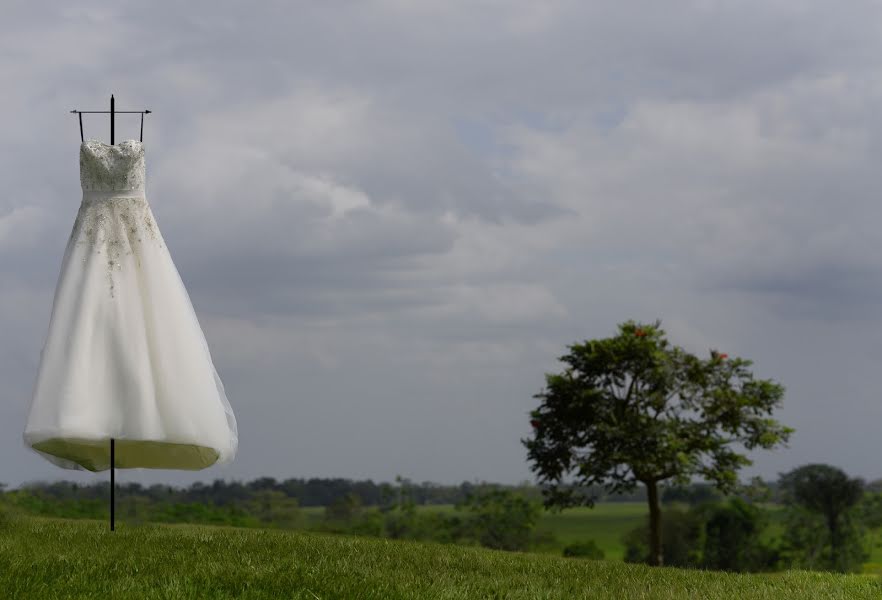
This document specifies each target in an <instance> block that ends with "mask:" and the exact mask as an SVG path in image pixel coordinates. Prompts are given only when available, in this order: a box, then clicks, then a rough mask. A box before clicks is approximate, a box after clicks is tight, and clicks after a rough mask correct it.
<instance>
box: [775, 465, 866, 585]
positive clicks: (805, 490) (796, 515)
mask: <svg viewBox="0 0 882 600" xmlns="http://www.w3.org/2000/svg"><path fill="white" fill-rule="evenodd" d="M779 485H780V487H781V490H782V493H783V496H784V501H785V503H786V504H787V505H788V506H789V511H788V515H787V524H788V527H787V531H786V535H785V539H786V542H787V545H788V547H789V549H790V551H791V552H790V553H791V557H792V558H793V559H794V562H796V563H797V564H798V565H799V566H802V567H807V568H823V569H830V570H834V571H841V572H848V571H853V570H856V569H857V568H858V567H859V566H860V564H861V563H862V562H863V560H864V559H865V558H866V553H865V551H864V549H863V545H862V537H863V533H862V531H861V523H860V522H859V521H860V519H859V515H858V514H857V513H858V511H857V507H858V505H859V503H860V502H861V499H862V498H863V495H864V482H863V480H861V479H852V478H850V477H849V476H848V475H847V474H846V473H845V472H844V471H842V470H841V469H838V468H836V467H833V466H830V465H823V464H809V465H804V466H802V467H798V468H796V469H793V470H792V471H790V472H788V473H785V474H784V475H782V476H781V478H780V480H779ZM818 529H821V530H822V531H823V534H822V535H818V531H817V530H818ZM824 530H825V531H824ZM824 534H825V535H824Z"/></svg>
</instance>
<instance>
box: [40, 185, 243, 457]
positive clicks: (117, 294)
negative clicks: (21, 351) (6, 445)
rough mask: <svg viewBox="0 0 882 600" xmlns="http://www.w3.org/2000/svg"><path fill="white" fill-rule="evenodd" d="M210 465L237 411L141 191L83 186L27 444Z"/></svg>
mask: <svg viewBox="0 0 882 600" xmlns="http://www.w3.org/2000/svg"><path fill="white" fill-rule="evenodd" d="M111 438H112V439H114V440H116V442H115V466H116V467H120V468H127V467H145V468H161V469H202V468H205V467H208V466H210V465H212V464H215V463H218V462H227V461H229V460H231V459H232V458H233V456H234V455H235V453H236V448H237V444H238V434H237V429H236V419H235V417H234V415H233V411H232V409H231V408H230V403H229V401H228V400H227V396H226V394H225V392H224V387H223V384H222V383H221V380H220V378H219V377H218V374H217V371H216V370H215V367H214V364H213V363H212V360H211V355H210V353H209V349H208V345H207V343H206V341H205V336H204V335H203V333H202V329H201V327H200V325H199V321H198V320H197V318H196V314H195V312H194V310H193V306H192V304H191V302H190V297H189V295H188V294H187V290H186V288H185V287H184V284H183V282H182V281H181V277H180V275H179V274H178V271H177V268H175V265H174V263H173V262H172V259H171V256H170V254H169V252H168V249H167V248H166V245H165V241H164V240H163V238H162V235H161V234H160V232H159V228H158V227H157V226H156V221H155V219H154V217H153V213H152V211H151V209H150V206H149V204H148V203H147V200H146V198H145V197H144V196H143V193H136V192H130V193H126V194H124V193H100V192H84V197H83V203H82V204H81V206H80V209H79V212H78V214H77V219H76V222H75V223H74V227H73V232H72V233H71V237H70V240H69V241H68V244H67V248H66V250H65V254H64V258H63V261H62V266H61V274H60V276H59V279H58V285H57V288H56V291H55V299H54V302H53V306H52V316H51V319H50V323H49V332H48V335H47V339H46V344H45V346H44V348H43V352H42V354H41V358H40V367H39V371H38V375H37V381H36V385H35V388H34V395H33V399H32V402H31V409H30V414H29V416H28V421H27V426H26V428H25V432H24V441H25V444H26V445H27V446H29V447H31V448H33V449H34V450H36V451H37V452H39V453H40V454H41V455H43V456H44V457H45V458H47V459H48V460H50V461H52V462H53V463H55V464H57V465H59V466H61V467H64V468H69V469H88V470H90V471H101V470H104V469H107V468H109V467H110V440H111Z"/></svg>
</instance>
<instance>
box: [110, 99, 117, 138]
mask: <svg viewBox="0 0 882 600" xmlns="http://www.w3.org/2000/svg"><path fill="white" fill-rule="evenodd" d="M113 105H114V100H113V94H110V145H111V146H113V120H114V117H115V116H116V115H115V114H114V112H115V109H114V106H113Z"/></svg>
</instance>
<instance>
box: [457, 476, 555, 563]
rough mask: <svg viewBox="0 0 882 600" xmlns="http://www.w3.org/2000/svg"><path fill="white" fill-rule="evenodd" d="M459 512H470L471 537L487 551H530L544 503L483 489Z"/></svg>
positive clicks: (501, 491) (508, 493) (462, 505)
mask: <svg viewBox="0 0 882 600" xmlns="http://www.w3.org/2000/svg"><path fill="white" fill-rule="evenodd" d="M456 507H457V508H458V509H463V510H465V511H466V512H467V513H469V515H470V518H469V520H468V527H469V529H470V531H471V536H472V537H474V538H475V539H477V541H478V542H479V543H480V544H481V545H482V546H485V547H487V548H496V549H499V550H526V549H527V548H528V547H529V545H530V542H531V540H532V533H533V528H534V527H535V526H536V523H537V522H538V521H539V516H540V515H541V514H542V504H541V502H538V501H532V500H529V499H527V498H525V497H524V496H523V495H521V494H518V493H515V492H512V491H510V490H504V489H493V488H491V489H483V490H480V491H478V492H475V493H473V494H471V495H470V496H469V497H468V498H466V500H465V501H464V502H462V503H459V504H457V506H456Z"/></svg>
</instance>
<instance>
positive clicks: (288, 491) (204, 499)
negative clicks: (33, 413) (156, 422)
mask: <svg viewBox="0 0 882 600" xmlns="http://www.w3.org/2000/svg"><path fill="white" fill-rule="evenodd" d="M488 487H492V488H497V489H508V490H513V491H518V492H519V493H522V494H524V496H525V497H527V498H530V499H539V498H541V496H542V490H541V488H540V487H539V486H536V485H531V484H529V483H521V484H518V485H503V484H496V483H488V482H477V483H474V482H462V483H460V484H458V485H444V484H439V483H433V482H429V481H424V482H422V483H414V482H413V481H411V480H410V479H408V478H403V477H398V478H397V479H396V482H395V483H388V482H380V483H375V482H374V481H372V480H370V479H365V480H352V479H343V478H310V479H285V480H282V481H279V480H277V479H274V478H272V477H260V478H258V479H254V480H252V481H249V482H241V481H225V480H223V479H216V480H214V481H213V482H211V483H202V482H196V483H193V484H191V485H189V486H185V487H178V486H171V485H163V484H153V485H149V486H147V485H141V484H139V483H131V482H130V483H124V484H117V488H116V493H117V497H118V498H120V499H123V498H125V497H128V496H138V497H142V498H144V499H146V500H147V501H149V502H155V503H165V504H194V503H196V504H211V505H215V506H233V505H236V504H241V503H243V502H247V501H249V500H251V499H252V498H253V497H254V496H255V494H259V493H262V492H276V493H280V494H282V495H284V496H285V497H287V498H293V499H295V500H297V503H298V505H299V506H301V507H307V506H329V505H331V504H333V503H334V502H337V501H338V500H340V499H342V498H344V497H346V496H348V495H350V494H354V495H356V496H358V498H359V499H360V501H361V504H362V505H363V506H378V507H379V506H389V505H392V504H395V503H397V502H398V501H399V499H400V496H401V495H402V493H405V494H406V495H407V496H408V497H409V498H410V499H411V500H412V501H413V502H414V504H417V505H433V504H434V505H437V504H457V503H461V502H464V501H466V499H467V498H468V497H469V496H470V495H471V494H473V493H474V492H476V491H479V490H482V489H485V488H488ZM2 489H3V488H2V486H0V491H2ZM684 489H687V488H684ZM18 491H19V492H21V493H28V494H34V495H39V496H40V497H43V498H45V499H47V500H49V499H52V500H57V501H72V500H77V501H96V502H99V503H101V502H106V501H107V495H108V483H107V482H106V481H98V482H95V483H88V484H82V483H74V482H70V481H54V482H43V481H38V482H32V483H27V484H24V485H22V486H20V487H19V488H18ZM14 492H15V490H10V491H9V492H8V493H14ZM591 493H593V494H594V495H596V496H597V497H598V499H599V500H600V501H603V502H643V501H645V499H646V492H645V490H642V489H636V490H633V491H632V492H629V493H621V494H609V493H606V492H605V491H604V490H603V488H601V487H600V486H595V487H594V489H593V490H591ZM672 493H676V494H682V493H689V492H683V491H677V492H672Z"/></svg>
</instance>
